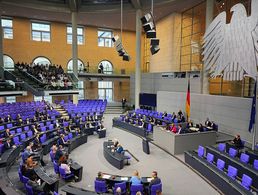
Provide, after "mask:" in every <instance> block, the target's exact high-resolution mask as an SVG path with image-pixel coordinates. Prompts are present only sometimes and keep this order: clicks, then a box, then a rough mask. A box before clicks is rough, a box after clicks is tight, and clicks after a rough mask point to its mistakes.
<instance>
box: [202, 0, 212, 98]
mask: <svg viewBox="0 0 258 195" xmlns="http://www.w3.org/2000/svg"><path fill="white" fill-rule="evenodd" d="M214 4H215V2H214V0H207V1H206V23H205V28H206V29H207V28H208V27H209V25H210V23H211V22H212V20H213V15H214ZM205 69H206V67H205V65H203V69H202V75H201V76H202V79H201V92H202V93H203V94H209V75H208V73H207V71H205Z"/></svg>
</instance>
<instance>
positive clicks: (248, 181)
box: [241, 174, 253, 190]
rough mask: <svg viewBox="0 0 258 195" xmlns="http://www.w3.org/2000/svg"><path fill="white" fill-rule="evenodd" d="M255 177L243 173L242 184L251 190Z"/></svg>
mask: <svg viewBox="0 0 258 195" xmlns="http://www.w3.org/2000/svg"><path fill="white" fill-rule="evenodd" d="M252 182H253V179H252V178H251V177H249V176H248V175H246V174H243V177H242V182H241V185H242V186H243V187H244V188H245V189H247V190H250V186H251V185H252Z"/></svg>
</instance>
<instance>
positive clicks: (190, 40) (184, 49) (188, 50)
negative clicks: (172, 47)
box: [180, 2, 206, 71]
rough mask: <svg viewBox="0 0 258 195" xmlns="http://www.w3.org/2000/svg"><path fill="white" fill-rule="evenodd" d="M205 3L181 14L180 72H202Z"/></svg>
mask: <svg viewBox="0 0 258 195" xmlns="http://www.w3.org/2000/svg"><path fill="white" fill-rule="evenodd" d="M205 9H206V4H205V2H203V3H201V4H199V5H197V6H195V7H193V8H191V9H189V10H186V11H185V12H183V13H182V26H181V28H182V35H181V56H180V71H197V70H202V55H201V53H202V37H203V35H204V32H205V13H206V12H205Z"/></svg>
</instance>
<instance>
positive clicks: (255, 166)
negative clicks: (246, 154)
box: [254, 160, 258, 170]
mask: <svg viewBox="0 0 258 195" xmlns="http://www.w3.org/2000/svg"><path fill="white" fill-rule="evenodd" d="M254 169H256V170H258V160H254Z"/></svg>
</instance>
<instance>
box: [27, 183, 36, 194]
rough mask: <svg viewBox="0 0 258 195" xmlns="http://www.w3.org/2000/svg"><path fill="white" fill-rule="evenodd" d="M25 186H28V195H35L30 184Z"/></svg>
mask: <svg viewBox="0 0 258 195" xmlns="http://www.w3.org/2000/svg"><path fill="white" fill-rule="evenodd" d="M25 186H26V191H27V194H28V195H34V192H33V189H32V187H31V186H30V185H29V184H27V183H26V184H25Z"/></svg>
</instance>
